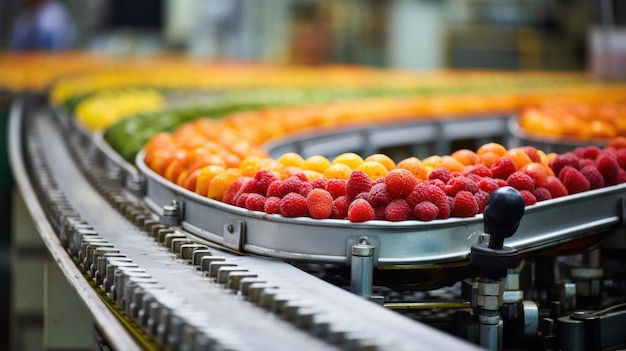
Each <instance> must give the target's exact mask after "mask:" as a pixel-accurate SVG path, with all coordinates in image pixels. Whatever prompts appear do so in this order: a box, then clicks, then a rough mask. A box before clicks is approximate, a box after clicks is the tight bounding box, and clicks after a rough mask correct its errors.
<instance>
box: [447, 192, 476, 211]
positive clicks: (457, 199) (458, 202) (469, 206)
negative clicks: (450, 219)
mask: <svg viewBox="0 0 626 351" xmlns="http://www.w3.org/2000/svg"><path fill="white" fill-rule="evenodd" d="M477 213H478V203H477V202H476V199H475V198H474V195H472V193H470V192H469V191H467V190H461V191H459V192H458V193H457V194H456V195H455V196H454V201H453V202H452V214H453V215H454V216H456V217H473V216H475V215H476V214H477Z"/></svg>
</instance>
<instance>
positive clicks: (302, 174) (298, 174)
mask: <svg viewBox="0 0 626 351" xmlns="http://www.w3.org/2000/svg"><path fill="white" fill-rule="evenodd" d="M291 176H292V177H296V178H298V179H300V181H302V182H308V181H309V178H307V177H306V174H304V173H302V172H296V173H294V174H292V175H291Z"/></svg>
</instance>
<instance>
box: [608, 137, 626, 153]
mask: <svg viewBox="0 0 626 351" xmlns="http://www.w3.org/2000/svg"><path fill="white" fill-rule="evenodd" d="M609 147H612V148H614V149H616V150H619V149H624V148H626V137H623V136H618V137H615V138H613V139H611V141H610V142H609Z"/></svg>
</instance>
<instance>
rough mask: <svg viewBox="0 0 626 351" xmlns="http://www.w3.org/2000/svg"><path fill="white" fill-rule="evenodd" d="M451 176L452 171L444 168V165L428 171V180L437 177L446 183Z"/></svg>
mask: <svg viewBox="0 0 626 351" xmlns="http://www.w3.org/2000/svg"><path fill="white" fill-rule="evenodd" d="M452 177H453V176H452V172H450V170H449V169H447V168H444V167H440V168H437V169H435V170H433V171H432V172H430V174H429V175H428V179H429V180H434V179H439V180H441V181H442V182H444V183H447V182H448V181H450V179H452Z"/></svg>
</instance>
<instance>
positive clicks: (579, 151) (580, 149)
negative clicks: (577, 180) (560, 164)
mask: <svg viewBox="0 0 626 351" xmlns="http://www.w3.org/2000/svg"><path fill="white" fill-rule="evenodd" d="M572 152H573V153H574V155H576V157H578V158H584V157H585V148H584V147H583V146H579V147H577V148H575V149H574V150H573V151H572Z"/></svg>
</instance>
